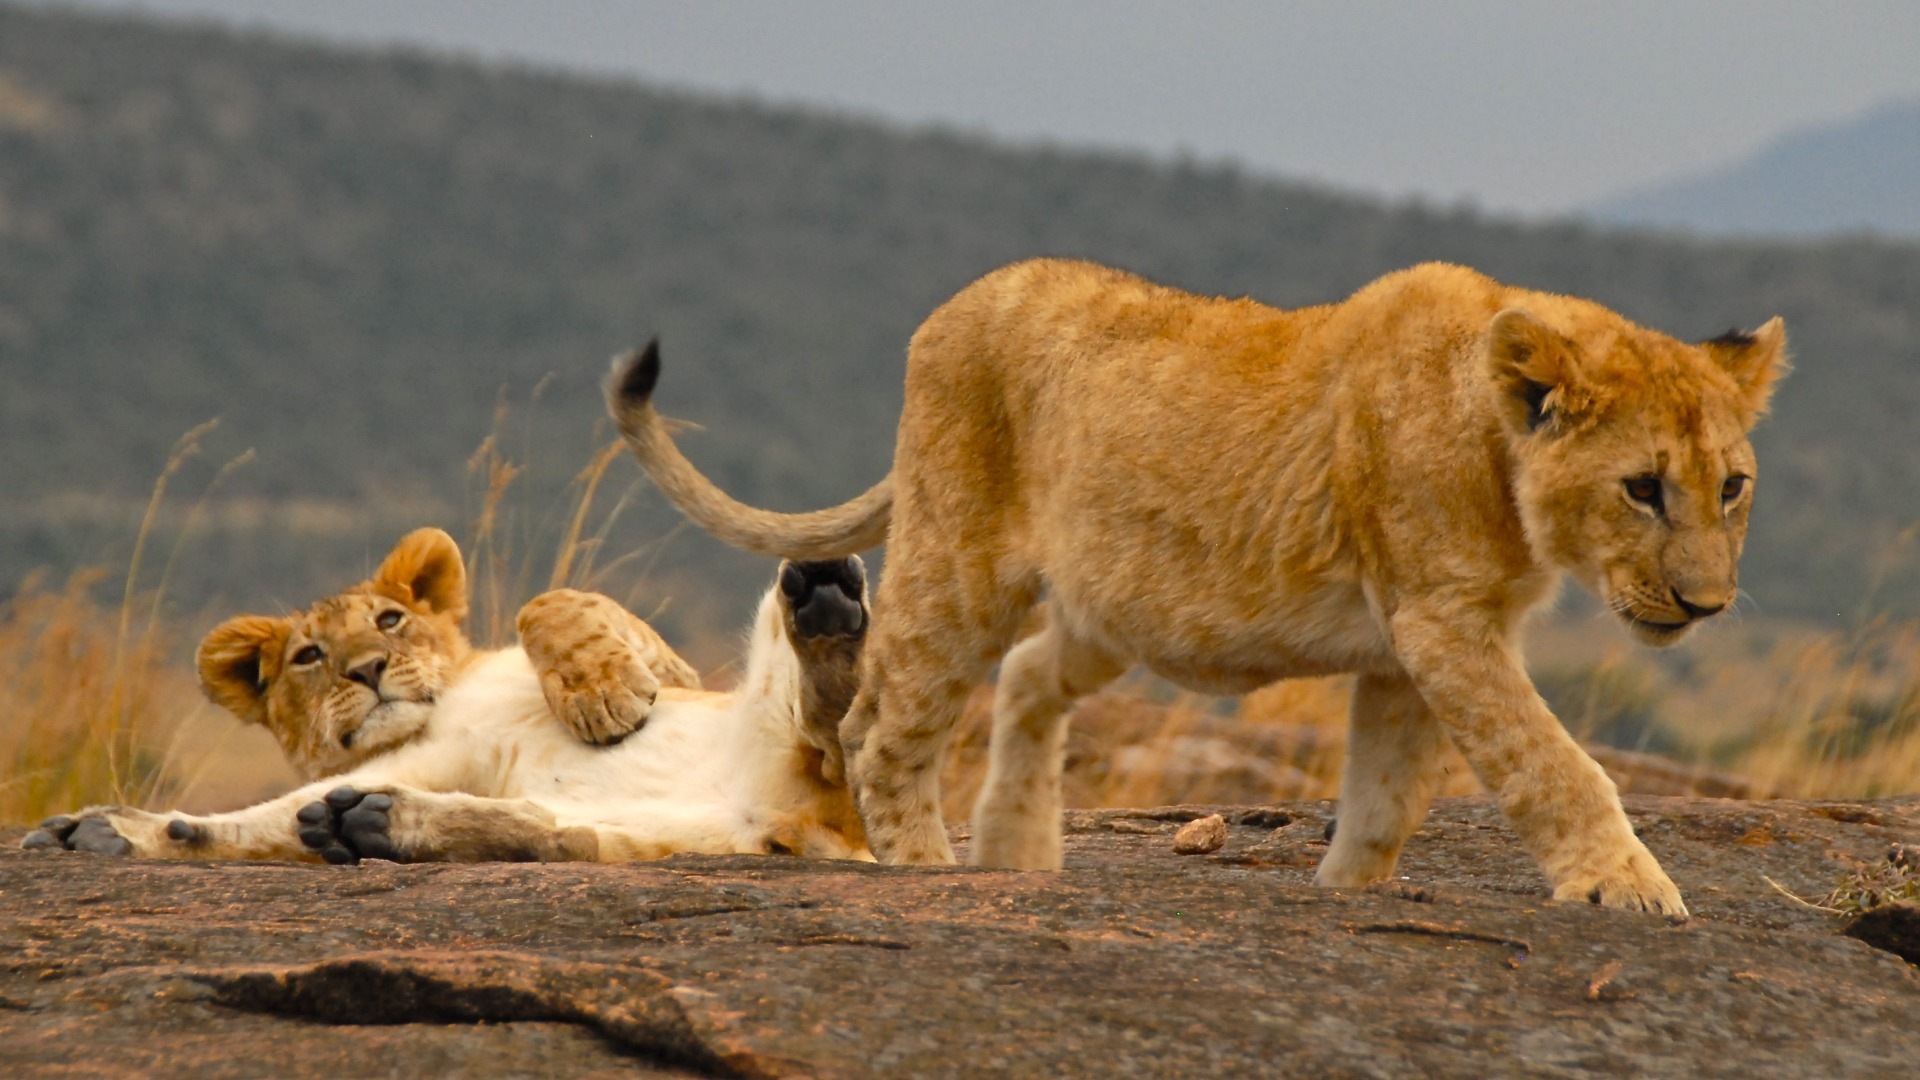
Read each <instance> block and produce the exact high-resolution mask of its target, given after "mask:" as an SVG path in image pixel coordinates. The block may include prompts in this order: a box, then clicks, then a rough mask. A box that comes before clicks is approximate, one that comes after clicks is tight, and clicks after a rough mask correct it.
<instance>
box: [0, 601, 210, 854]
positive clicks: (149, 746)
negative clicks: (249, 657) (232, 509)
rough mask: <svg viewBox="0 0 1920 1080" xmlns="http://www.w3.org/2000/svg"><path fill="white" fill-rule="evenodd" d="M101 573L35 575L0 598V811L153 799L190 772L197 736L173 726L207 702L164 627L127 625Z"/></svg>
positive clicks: (34, 812) (1, 816) (19, 815)
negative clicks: (58, 581) (48, 583)
mask: <svg viewBox="0 0 1920 1080" xmlns="http://www.w3.org/2000/svg"><path fill="white" fill-rule="evenodd" d="M103 577H104V575H103V574H101V573H99V572H97V571H96V572H92V573H87V574H80V575H76V576H75V577H74V578H73V579H72V580H70V581H68V582H67V584H66V586H65V588H63V589H59V590H54V589H50V588H47V587H45V585H44V583H43V582H42V581H40V580H38V579H32V578H30V579H29V580H28V581H27V582H26V583H25V584H24V585H23V586H22V588H21V590H20V591H19V592H18V593H17V594H16V595H15V596H14V597H13V599H11V600H9V601H8V602H7V603H6V604H5V605H4V607H0V716H5V717H7V718H8V720H9V722H8V723H7V725H6V726H5V727H4V728H0V763H4V768H5V776H4V778H0V822H15V823H24V822H33V821H38V820H40V819H41V818H43V817H45V816H47V815H48V814H51V813H55V812H60V811H70V810H74V809H77V808H79V807H81V806H86V805H90V804H94V803H128V804H132V805H136V806H156V805H158V804H160V803H163V802H166V801H167V800H169V799H171V798H173V797H174V796H175V795H177V794H178V792H179V791H180V790H181V789H182V788H183V787H184V786H185V785H186V784H187V783H188V782H189V781H190V780H191V779H192V773H193V766H194V763H195V760H196V754H195V752H194V748H191V747H184V746H180V745H178V744H177V742H176V740H175V739H174V737H173V736H174V733H175V732H176V730H177V729H178V727H179V726H180V724H181V723H182V722H183V721H184V720H185V719H186V718H187V717H188V716H190V715H192V714H193V713H195V712H197V711H201V710H204V709H206V708H208V706H206V704H205V702H204V701H203V700H202V698H201V696H200V692H199V688H198V687H197V686H196V685H195V683H194V680H193V677H192V675H191V674H190V673H188V672H186V671H183V670H181V669H180V668H179V667H178V666H176V665H175V664H174V663H173V662H172V656H171V654H170V650H171V646H172V642H171V641H170V640H169V639H168V636H167V634H166V633H165V632H164V630H156V631H155V632H150V633H143V634H140V635H137V636H134V637H131V638H129V637H127V636H126V635H125V627H126V625H127V621H126V619H125V618H124V614H125V609H126V608H127V607H128V606H129V605H130V604H132V603H134V602H137V601H138V600H141V599H144V598H145V597H143V596H142V594H139V593H134V594H131V595H129V596H128V597H127V598H126V599H125V601H123V605H122V609H123V610H122V611H121V612H119V613H116V612H113V611H110V610H108V609H106V608H104V607H102V606H101V605H100V604H99V603H97V602H96V601H95V600H94V598H93V597H94V592H95V590H96V588H97V587H98V585H99V584H100V582H101V580H102V578H103Z"/></svg>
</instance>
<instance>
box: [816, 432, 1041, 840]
mask: <svg viewBox="0 0 1920 1080" xmlns="http://www.w3.org/2000/svg"><path fill="white" fill-rule="evenodd" d="M954 436H955V437H954V439H953V442H952V443H951V444H949V446H948V448H947V449H948V451H949V452H956V453H960V454H966V453H967V452H968V451H967V449H966V446H967V440H966V439H965V437H964V436H963V434H962V433H960V432H955V433H954ZM919 531H920V533H921V535H923V536H924V535H929V534H937V530H934V529H932V528H930V527H926V526H923V527H922V528H921V530H919ZM928 546H929V547H930V548H931V550H930V551H928V550H925V549H922V548H921V547H920V544H919V543H916V542H915V541H912V540H907V539H904V538H903V539H900V540H896V541H894V542H893V543H892V545H891V548H890V551H889V557H890V558H892V559H894V560H896V561H895V562H893V563H890V564H889V566H890V567H891V566H898V567H900V569H899V570H893V569H889V570H888V572H887V575H886V576H885V577H884V578H882V579H881V582H880V597H879V598H878V600H877V601H876V602H875V605H874V606H875V609H876V610H878V611H880V612H883V613H887V614H888V615H889V616H890V617H889V618H883V619H878V620H876V621H875V623H874V627H873V632H872V635H871V637H870V639H869V640H868V642H867V647H866V649H867V651H866V656H865V657H864V659H863V660H862V667H861V674H862V681H861V684H860V692H859V694H858V695H857V696H856V697H855V698H854V701H853V706H852V708H851V709H849V710H848V712H847V718H846V720H845V721H844V722H843V723H842V724H841V726H840V743H841V746H842V747H843V749H844V752H845V754H846V757H847V762H848V769H849V774H848V778H849V780H850V781H851V782H852V786H853V791H854V796H855V798H856V799H857V800H858V802H859V806H860V817H861V820H862V821H863V822H864V823H865V825H866V830H867V837H868V840H869V842H870V843H871V844H872V845H873V848H874V851H875V853H876V854H878V853H879V852H880V851H883V850H884V851H885V852H886V853H887V855H886V861H888V862H899V863H910V864H922V865H947V864H951V863H952V862H953V861H954V858H953V847H952V845H951V844H950V843H948V841H947V830H946V826H945V824H944V823H943V821H942V820H941V816H940V768H939V765H940V761H941V758H942V755H943V754H944V753H945V752H946V747H947V743H948V742H949V740H950V739H951V738H952V735H953V729H954V726H955V724H956V722H957V721H958V720H959V718H960V712H961V709H962V708H963V707H964V706H965V704H966V698H967V695H968V693H970V692H971V691H972V689H973V687H974V685H975V684H976V683H978V682H979V681H980V680H981V679H983V678H984V677H985V676H986V675H987V673H988V671H989V670H991V668H992V666H993V664H994V662H995V661H997V660H999V659H1000V657H1001V656H1002V655H1003V654H1004V653H1005V652H1006V650H1007V647H1008V646H1010V645H1011V644H1013V641H1014V638H1015V636H1016V635H1017V634H1018V633H1019V630H1020V622H1021V619H1022V618H1023V617H1024V616H1025V615H1026V613H1027V612H1028V611H1029V610H1030V609H1031V608H1032V606H1033V603H1034V600H1035V599H1036V596H1037V593H1038V585H1037V580H1035V581H1032V582H1030V583H1022V584H1021V585H1019V586H1009V585H1004V584H1002V582H1005V581H1016V582H1017V581H1019V578H1018V577H1017V576H1016V575H1015V574H1013V573H1010V572H1008V571H1007V570H1006V569H1004V568H1002V567H999V566H996V565H994V564H993V563H990V562H987V561H985V560H962V559H960V558H958V557H956V556H955V555H954V554H953V553H951V552H950V550H948V548H949V545H947V544H946V543H945V540H944V538H942V540H941V541H940V542H937V543H934V544H931V545H928ZM916 556H917V557H916ZM1055 827H1057V826H1055Z"/></svg>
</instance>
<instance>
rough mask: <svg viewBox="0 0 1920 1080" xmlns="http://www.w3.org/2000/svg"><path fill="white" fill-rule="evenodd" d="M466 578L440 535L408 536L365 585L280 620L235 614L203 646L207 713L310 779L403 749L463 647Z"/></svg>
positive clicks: (463, 655)
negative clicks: (257, 736) (267, 741)
mask: <svg viewBox="0 0 1920 1080" xmlns="http://www.w3.org/2000/svg"><path fill="white" fill-rule="evenodd" d="M466 615H467V571H466V565H465V563H463V562H462V561H461V558H460V548H459V546H458V545H456V544H455V543H454V541H453V538H452V537H450V536H448V535H447V534H446V533H444V532H441V531H440V530H439V529H419V530H416V531H414V532H412V533H409V534H407V535H406V536H405V537H404V538H402V539H401V541H400V543H399V544H398V545H397V546H395V547H394V549H393V551H392V552H391V553H389V554H388V555H387V557H386V560H385V561H383V562H382V563H381V564H380V568H379V569H378V570H377V571H375V572H374V575H373V577H372V578H371V579H369V580H367V581H365V582H362V583H361V584H359V585H356V586H354V587H353V588H350V589H347V590H346V591H344V592H341V593H338V594H336V595H334V596H329V597H327V598H326V599H324V600H321V601H319V602H317V603H315V604H314V605H313V606H311V607H309V608H307V609H306V610H304V611H296V612H294V613H292V614H291V615H285V616H282V617H280V618H277V619H276V618H267V617H264V616H258V615H243V616H241V617H239V618H235V619H229V620H228V621H226V622H224V623H222V624H220V625H219V626H217V627H215V628H214V629H213V631H212V632H210V633H209V634H207V636H206V638H205V639H204V640H202V641H201V642H200V650H199V654H198V666H199V670H200V685H201V688H202V689H204V690H205V691H206V694H207V696H208V697H209V698H211V699H212V700H213V701H214V703H215V704H217V705H220V706H221V707H223V708H225V709H226V710H227V711H228V712H231V713H233V715H235V716H237V717H239V718H240V719H242V720H245V721H247V722H249V723H254V724H260V725H262V726H264V727H265V728H266V729H267V730H268V731H271V732H273V736H274V738H276V739H278V740H279V742H280V746H281V749H283V750H284V751H286V755H287V760H288V761H290V762H292V763H293V765H294V767H295V768H297V769H299V770H300V771H301V772H302V773H304V774H305V775H306V776H307V778H308V779H314V778H317V777H322V776H329V775H332V774H334V773H337V772H341V771H344V770H346V769H349V768H351V767H353V766H355V765H357V764H359V763H360V762H362V761H365V760H366V759H368V758H370V757H372V756H374V755H375V754H379V753H381V752H383V751H386V750H391V749H393V748H394V747H396V746H399V745H401V744H402V743H405V742H407V741H408V740H409V739H411V738H413V737H414V736H415V735H417V734H419V733H420V731H421V730H422V729H423V728H424V727H425V726H426V723H427V718H428V717H429V716H430V715H431V714H432V712H433V704H434V701H435V700H436V699H437V698H438V697H439V696H440V694H441V692H442V691H443V690H445V689H446V687H447V685H448V683H450V682H451V681H452V680H453V678H454V676H455V675H456V674H457V673H458V671H459V670H460V668H461V666H462V665H463V663H464V662H465V661H466V659H467V657H468V656H469V655H470V654H471V652H472V647H471V646H470V645H469V644H468V642H467V636H466V633H465V632H464V631H463V630H462V629H461V625H462V623H463V622H464V621H465V619H466Z"/></svg>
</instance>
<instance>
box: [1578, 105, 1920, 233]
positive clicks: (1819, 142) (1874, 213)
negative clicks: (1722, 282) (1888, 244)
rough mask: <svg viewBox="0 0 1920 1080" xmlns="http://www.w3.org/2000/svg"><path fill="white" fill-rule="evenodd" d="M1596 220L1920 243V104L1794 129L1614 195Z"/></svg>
mask: <svg viewBox="0 0 1920 1080" xmlns="http://www.w3.org/2000/svg"><path fill="white" fill-rule="evenodd" d="M1593 216H1594V218H1595V220H1598V221H1602V222H1612V223H1619V224H1628V225H1645V226H1654V227H1660V228H1674V229H1685V230H1689V231H1693V232H1700V233H1712V234H1721V233H1732V234H1748V235H1759V236H1768V235H1773V236H1812V235H1818V234H1823V233H1846V232H1872V233H1880V234H1883V235H1887V236H1895V237H1902V236H1903V237H1910V238H1911V237H1920V100H1917V101H1900V102H1890V103H1887V104H1883V105H1880V106H1877V107H1875V108H1873V109H1871V110H1869V111H1868V112H1866V113H1864V114H1862V115H1860V116H1858V117H1855V118H1853V119H1850V120H1846V121H1842V122H1839V123H1834V124H1825V125H1820V126H1817V127H1810V128H1805V129H1802V130H1799V131H1794V132H1789V133H1788V134H1786V135H1783V136H1781V137H1779V138H1777V139H1774V140H1773V141H1771V142H1769V143H1768V144H1767V145H1765V146H1763V147H1761V148H1760V149H1759V150H1757V151H1755V152H1753V153H1752V154H1748V155H1746V156H1744V157H1742V158H1739V159H1738V160H1736V161H1732V162H1729V163H1727V164H1725V165H1722V166H1720V167H1718V168H1714V169H1710V170H1707V171H1706V172H1703V173H1700V174H1698V175H1695V176H1687V177H1681V178H1678V179H1675V180H1669V181H1665V182H1662V183H1656V184H1650V185H1647V186H1644V187H1641V188H1638V189H1636V190H1633V191H1628V192H1624V193H1622V194H1620V195H1618V196H1616V197H1614V198H1611V199H1607V200H1605V201H1603V202H1601V203H1599V204H1597V205H1596V206H1595V207H1594V208H1593Z"/></svg>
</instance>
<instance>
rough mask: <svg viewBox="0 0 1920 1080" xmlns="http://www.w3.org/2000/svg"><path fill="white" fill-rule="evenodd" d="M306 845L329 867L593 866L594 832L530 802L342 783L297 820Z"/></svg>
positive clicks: (596, 849)
mask: <svg viewBox="0 0 1920 1080" xmlns="http://www.w3.org/2000/svg"><path fill="white" fill-rule="evenodd" d="M295 819H296V820H297V821H298V822H299V835H300V842H301V843H302V844H304V845H306V847H307V848H308V849H309V850H310V851H312V852H313V853H315V854H317V855H319V856H320V857H321V858H323V859H325V860H326V861H327V862H330V863H337V864H352V863H357V862H359V861H360V860H362V859H388V860H391V861H393V862H591V861H593V860H594V859H596V858H598V857H599V842H598V840H597V839H596V837H595V836H594V832H593V830H592V829H590V828H585V827H562V826H561V825H560V823H559V821H558V820H557V819H556V818H555V816H554V814H553V812H552V811H551V810H548V809H547V808H546V807H543V806H540V805H539V804H537V803H533V802H529V801H527V800H525V799H491V798H486V797H484V796H479V795H464V794H442V793H438V792H430V791H420V790H417V789H414V788H405V787H382V788H377V789H368V788H358V787H353V786H351V785H342V786H340V787H336V788H334V789H333V790H332V791H329V792H327V793H326V796H325V797H324V798H321V799H318V800H315V801H313V802H309V803H307V804H306V805H305V806H302V807H301V808H300V809H299V810H298V811H297V812H296V814H295Z"/></svg>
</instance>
